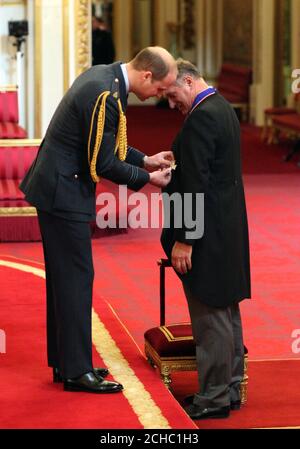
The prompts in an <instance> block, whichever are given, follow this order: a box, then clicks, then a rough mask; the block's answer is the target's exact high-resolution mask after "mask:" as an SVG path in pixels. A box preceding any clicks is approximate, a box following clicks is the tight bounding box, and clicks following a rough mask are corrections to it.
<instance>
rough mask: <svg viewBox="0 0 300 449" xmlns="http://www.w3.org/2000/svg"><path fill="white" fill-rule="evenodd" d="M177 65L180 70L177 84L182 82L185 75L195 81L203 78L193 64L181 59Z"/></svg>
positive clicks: (177, 61)
mask: <svg viewBox="0 0 300 449" xmlns="http://www.w3.org/2000/svg"><path fill="white" fill-rule="evenodd" d="M176 64H177V69H178V75H177V79H176V82H179V81H181V80H182V79H183V77H184V76H185V75H190V76H191V77H192V78H194V79H195V80H199V79H200V78H202V75H201V73H200V72H199V70H198V69H197V67H196V66H195V65H194V64H192V63H191V62H189V61H186V60H184V59H182V58H179V59H177V60H176Z"/></svg>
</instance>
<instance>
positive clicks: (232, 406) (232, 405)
mask: <svg viewBox="0 0 300 449" xmlns="http://www.w3.org/2000/svg"><path fill="white" fill-rule="evenodd" d="M183 402H184V404H185V405H191V404H193V402H194V395H193V394H192V395H191V396H186V397H185V398H184V400H183ZM194 405H196V404H194ZM240 408H241V401H240V400H239V401H231V402H230V410H240Z"/></svg>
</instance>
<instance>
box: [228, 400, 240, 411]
mask: <svg viewBox="0 0 300 449" xmlns="http://www.w3.org/2000/svg"><path fill="white" fill-rule="evenodd" d="M240 408H241V401H240V400H239V401H231V402H230V410H240Z"/></svg>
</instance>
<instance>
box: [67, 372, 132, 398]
mask: <svg viewBox="0 0 300 449" xmlns="http://www.w3.org/2000/svg"><path fill="white" fill-rule="evenodd" d="M64 390H65V391H86V392H89V393H117V392H118V391H122V390H123V385H121V384H119V383H117V382H109V381H107V380H103V379H102V378H101V377H99V376H96V375H95V374H94V373H93V372H92V371H91V372H89V373H86V374H83V375H82V376H80V377H77V378H76V379H65V380H64Z"/></svg>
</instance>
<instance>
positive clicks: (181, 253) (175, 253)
mask: <svg viewBox="0 0 300 449" xmlns="http://www.w3.org/2000/svg"><path fill="white" fill-rule="evenodd" d="M192 251H193V247H192V245H187V244H186V243H181V242H175V244H174V246H173V249H172V255H171V262H172V265H173V267H174V269H175V270H176V271H177V272H178V273H180V274H186V273H187V272H188V270H191V269H192Z"/></svg>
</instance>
